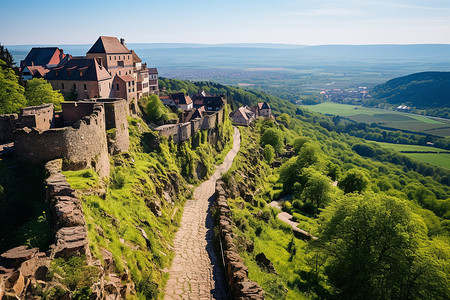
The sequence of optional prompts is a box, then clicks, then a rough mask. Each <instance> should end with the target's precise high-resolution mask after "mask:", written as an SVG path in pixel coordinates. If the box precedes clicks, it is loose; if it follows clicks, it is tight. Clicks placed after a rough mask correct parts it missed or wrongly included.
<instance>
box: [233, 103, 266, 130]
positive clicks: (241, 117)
mask: <svg viewBox="0 0 450 300" xmlns="http://www.w3.org/2000/svg"><path fill="white" fill-rule="evenodd" d="M271 116H272V110H271V108H270V105H269V103H267V102H260V103H258V104H257V105H255V106H251V107H249V106H241V107H239V108H238V109H237V110H236V111H234V112H233V113H232V114H231V115H230V117H231V119H232V120H233V122H234V123H236V124H239V125H244V126H248V125H250V123H251V122H252V121H253V120H255V119H256V118H258V117H266V118H268V117H271Z"/></svg>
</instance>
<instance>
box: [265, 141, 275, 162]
mask: <svg viewBox="0 0 450 300" xmlns="http://www.w3.org/2000/svg"><path fill="white" fill-rule="evenodd" d="M264 158H265V159H266V161H267V163H269V164H271V163H272V162H273V159H274V158H275V149H274V148H273V147H272V145H265V146H264Z"/></svg>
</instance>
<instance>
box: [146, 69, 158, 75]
mask: <svg viewBox="0 0 450 300" xmlns="http://www.w3.org/2000/svg"><path fill="white" fill-rule="evenodd" d="M148 73H149V74H158V69H157V68H148Z"/></svg>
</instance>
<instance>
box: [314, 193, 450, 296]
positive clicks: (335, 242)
mask: <svg viewBox="0 0 450 300" xmlns="http://www.w3.org/2000/svg"><path fill="white" fill-rule="evenodd" d="M320 220H321V227H320V235H319V236H320V238H319V240H318V241H317V242H316V243H315V245H314V247H317V249H319V250H320V251H323V252H324V253H326V254H327V256H328V260H327V262H326V265H325V273H326V274H327V275H328V278H329V280H330V282H331V283H332V284H333V285H334V287H335V288H336V289H337V290H338V295H339V296H340V298H342V299H448V297H449V295H450V294H449V291H450V289H449V282H448V278H447V277H446V273H445V272H444V269H445V268H448V262H447V263H444V265H445V266H441V265H440V264H441V263H443V261H442V259H444V260H446V259H448V258H449V257H448V253H446V254H443V253H440V254H439V255H436V253H437V252H436V250H433V249H435V248H436V247H439V243H432V242H430V241H428V240H427V237H426V233H427V230H426V226H425V224H424V223H423V221H422V220H421V218H420V217H418V216H417V215H415V214H414V213H412V211H411V210H410V209H409V206H408V204H407V203H406V202H405V201H402V200H399V199H397V198H394V197H389V196H386V195H382V194H380V195H375V194H367V195H352V196H347V197H343V198H342V199H339V200H337V201H336V202H335V203H333V204H331V205H329V206H328V207H327V208H326V209H325V210H324V211H323V212H322V213H321V215H320ZM433 251H434V254H433ZM447 252H448V251H447Z"/></svg>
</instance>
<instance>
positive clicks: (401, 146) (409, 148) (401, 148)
mask: <svg viewBox="0 0 450 300" xmlns="http://www.w3.org/2000/svg"><path fill="white" fill-rule="evenodd" d="M373 143H375V144H377V145H380V146H382V147H385V148H391V149H394V150H396V151H399V152H402V151H436V152H444V151H445V152H448V151H446V150H443V149H440V148H435V147H429V146H419V145H405V144H392V143H383V142H373Z"/></svg>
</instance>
